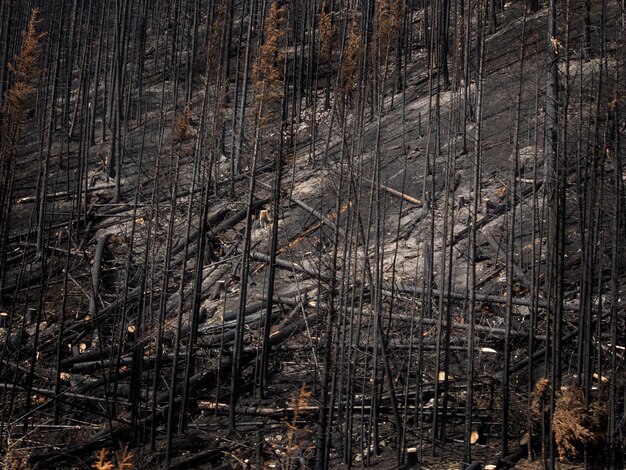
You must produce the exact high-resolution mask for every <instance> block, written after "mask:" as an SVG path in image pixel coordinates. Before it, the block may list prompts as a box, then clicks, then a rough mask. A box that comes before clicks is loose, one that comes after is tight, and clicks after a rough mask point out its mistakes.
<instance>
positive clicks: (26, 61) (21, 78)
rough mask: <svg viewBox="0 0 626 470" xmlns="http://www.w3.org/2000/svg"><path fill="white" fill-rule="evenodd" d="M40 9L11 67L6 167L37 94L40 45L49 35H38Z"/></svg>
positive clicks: (2, 150)
mask: <svg viewBox="0 0 626 470" xmlns="http://www.w3.org/2000/svg"><path fill="white" fill-rule="evenodd" d="M38 14H39V10H38V9H37V8H33V10H32V12H31V15H30V18H29V20H28V24H27V25H26V29H25V30H24V32H23V33H22V48H21V50H20V52H19V54H17V55H16V56H15V57H14V58H13V63H12V64H9V66H8V67H9V71H10V72H11V74H12V76H13V79H14V83H13V85H12V86H11V87H10V88H9V89H8V90H7V92H6V95H5V101H4V106H3V109H2V110H1V112H2V115H3V119H2V132H1V133H0V155H1V156H2V160H3V164H5V165H6V164H9V161H8V160H10V159H11V157H12V156H13V154H14V153H15V149H16V147H17V144H18V143H19V140H20V137H21V134H22V131H23V129H24V126H25V124H26V120H27V116H26V113H27V111H28V102H29V100H30V97H31V96H32V94H33V93H34V91H35V86H34V85H33V83H32V80H33V77H36V76H37V75H38V70H37V62H38V60H39V42H40V41H41V39H42V38H43V37H44V36H45V33H39V32H37V25H38V24H39V22H40V20H39V19H38V18H37V16H38Z"/></svg>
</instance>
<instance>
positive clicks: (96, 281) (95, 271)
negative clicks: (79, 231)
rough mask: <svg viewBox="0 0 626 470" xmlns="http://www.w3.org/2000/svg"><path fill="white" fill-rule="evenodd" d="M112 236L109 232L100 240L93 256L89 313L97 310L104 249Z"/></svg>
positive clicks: (92, 313)
mask: <svg viewBox="0 0 626 470" xmlns="http://www.w3.org/2000/svg"><path fill="white" fill-rule="evenodd" d="M109 238H111V234H110V233H107V234H106V235H105V236H104V237H102V238H101V239H100V240H98V244H97V245H96V253H95V254H94V257H93V265H92V267H91V296H90V298H89V315H95V314H96V311H97V305H96V299H97V298H98V291H99V290H100V268H101V267H102V257H103V256H104V249H105V248H106V245H107V243H108V242H109Z"/></svg>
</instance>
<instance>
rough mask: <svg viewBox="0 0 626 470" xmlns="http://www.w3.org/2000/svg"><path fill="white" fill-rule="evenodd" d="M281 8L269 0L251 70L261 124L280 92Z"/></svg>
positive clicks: (270, 113) (270, 114)
mask: <svg viewBox="0 0 626 470" xmlns="http://www.w3.org/2000/svg"><path fill="white" fill-rule="evenodd" d="M283 17H284V11H283V9H282V8H279V7H278V4H277V3H276V2H272V4H271V5H270V8H269V10H268V12H267V17H266V18H265V28H264V30H263V38H264V40H263V45H262V46H261V49H260V51H259V57H258V59H257V62H256V63H255V64H254V67H253V70H252V78H253V81H254V91H255V101H254V107H255V111H256V112H259V113H260V114H261V116H260V119H261V124H262V125H263V124H267V123H268V122H270V121H271V119H272V118H273V117H274V115H275V113H276V110H277V108H279V107H280V103H281V98H282V96H283V77H282V68H283V58H284V53H283V51H282V49H281V41H282V38H283V36H284V32H283V31H282V24H283V22H284V21H283Z"/></svg>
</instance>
